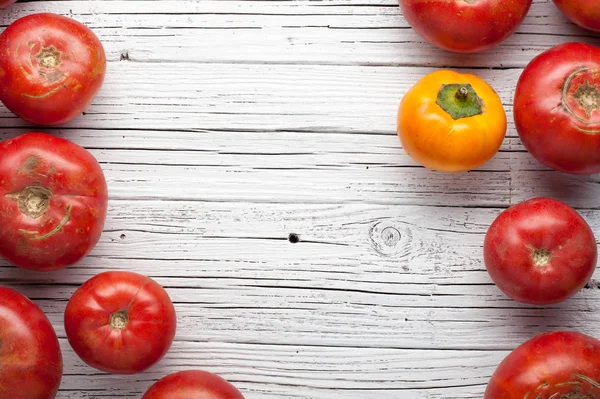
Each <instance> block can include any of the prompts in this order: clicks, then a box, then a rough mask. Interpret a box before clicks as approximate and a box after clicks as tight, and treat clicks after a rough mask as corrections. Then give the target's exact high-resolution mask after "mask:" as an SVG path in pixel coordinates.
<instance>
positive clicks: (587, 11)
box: [553, 0, 600, 32]
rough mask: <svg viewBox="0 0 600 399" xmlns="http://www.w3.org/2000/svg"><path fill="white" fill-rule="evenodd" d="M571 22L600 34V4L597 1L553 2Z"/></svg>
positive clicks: (568, 0) (571, 0)
mask: <svg viewBox="0 0 600 399" xmlns="http://www.w3.org/2000/svg"><path fill="white" fill-rule="evenodd" d="M553 1H554V4H556V7H558V9H559V10H560V12H562V13H563V14H564V15H565V16H566V17H567V18H569V19H570V20H571V22H573V23H575V24H577V25H579V26H581V27H582V28H585V29H588V30H592V31H595V32H600V3H598V1H596V0H553Z"/></svg>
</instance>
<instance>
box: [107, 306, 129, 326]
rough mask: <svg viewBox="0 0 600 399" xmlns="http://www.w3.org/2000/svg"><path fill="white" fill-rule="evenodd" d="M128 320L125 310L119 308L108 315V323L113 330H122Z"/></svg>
mask: <svg viewBox="0 0 600 399" xmlns="http://www.w3.org/2000/svg"><path fill="white" fill-rule="evenodd" d="M128 322H129V316H128V315H127V311H126V310H119V311H118V312H114V313H112V314H111V315H110V321H109V325H110V326H111V327H112V328H113V329H115V330H123V329H124V328H125V327H127V323H128Z"/></svg>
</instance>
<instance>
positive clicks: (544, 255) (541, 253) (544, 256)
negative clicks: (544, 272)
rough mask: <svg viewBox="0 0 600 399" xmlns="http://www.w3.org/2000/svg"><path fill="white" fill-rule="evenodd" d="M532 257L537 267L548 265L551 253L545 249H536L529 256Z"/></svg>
mask: <svg viewBox="0 0 600 399" xmlns="http://www.w3.org/2000/svg"><path fill="white" fill-rule="evenodd" d="M531 258H532V259H533V264H534V265H536V266H538V267H544V266H548V263H550V259H552V253H550V251H548V250H547V249H544V248H542V249H536V250H535V251H534V252H533V255H532V256H531Z"/></svg>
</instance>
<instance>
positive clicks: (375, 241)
mask: <svg viewBox="0 0 600 399" xmlns="http://www.w3.org/2000/svg"><path fill="white" fill-rule="evenodd" d="M369 238H370V239H371V244H372V245H373V248H374V249H375V250H376V251H377V252H378V253H380V254H381V255H386V256H390V255H395V254H397V253H399V252H400V251H401V249H402V244H401V241H402V234H401V233H400V230H398V229H397V228H396V227H394V226H393V225H392V224H391V223H389V222H385V221H384V222H377V223H375V224H374V225H373V226H371V228H370V230H369Z"/></svg>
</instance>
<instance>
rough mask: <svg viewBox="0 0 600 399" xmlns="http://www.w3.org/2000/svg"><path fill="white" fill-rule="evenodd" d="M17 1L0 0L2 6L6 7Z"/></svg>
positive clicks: (0, 6)
mask: <svg viewBox="0 0 600 399" xmlns="http://www.w3.org/2000/svg"><path fill="white" fill-rule="evenodd" d="M16 2H17V0H0V8H6V7H8V6H10V5H11V4H14V3H16Z"/></svg>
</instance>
